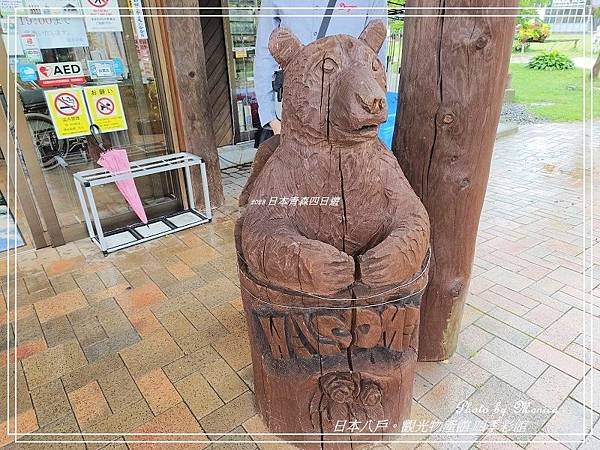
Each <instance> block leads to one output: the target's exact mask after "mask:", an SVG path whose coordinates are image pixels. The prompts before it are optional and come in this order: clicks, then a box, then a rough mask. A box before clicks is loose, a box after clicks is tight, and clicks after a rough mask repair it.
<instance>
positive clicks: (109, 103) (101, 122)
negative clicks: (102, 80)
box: [84, 84, 127, 133]
mask: <svg viewBox="0 0 600 450" xmlns="http://www.w3.org/2000/svg"><path fill="white" fill-rule="evenodd" d="M84 92H85V99H86V101H87V104H88V109H89V111H90V118H91V120H92V123H93V124H95V125H98V127H99V128H100V132H102V133H109V132H111V131H120V130H126V129H127V122H126V121H125V114H123V105H122V104H121V96H120V95H119V86H117V85H116V84H107V85H103V86H88V87H85V88H84Z"/></svg>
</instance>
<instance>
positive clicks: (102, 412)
mask: <svg viewBox="0 0 600 450" xmlns="http://www.w3.org/2000/svg"><path fill="white" fill-rule="evenodd" d="M69 400H70V402H71V406H72V407H73V412H74V413H75V417H76V418H77V423H79V426H80V427H81V429H84V428H85V427H87V426H88V425H91V424H93V423H95V422H98V421H99V420H101V419H103V418H105V417H107V416H108V415H109V414H110V412H111V411H110V408H109V407H108V403H107V402H106V399H105V398H104V395H102V390H101V389H100V386H98V383H97V382H96V381H92V382H91V383H89V384H86V385H85V386H82V387H80V388H79V389H77V390H75V391H73V392H70V393H69Z"/></svg>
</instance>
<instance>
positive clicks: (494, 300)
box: [478, 290, 529, 316]
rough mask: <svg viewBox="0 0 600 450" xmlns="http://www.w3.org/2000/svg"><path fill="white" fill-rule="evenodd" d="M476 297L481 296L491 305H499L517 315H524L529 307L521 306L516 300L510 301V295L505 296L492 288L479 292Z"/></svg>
mask: <svg viewBox="0 0 600 450" xmlns="http://www.w3.org/2000/svg"><path fill="white" fill-rule="evenodd" d="M478 297H480V298H482V299H483V300H485V301H487V302H489V303H491V304H493V305H496V306H499V307H500V308H502V309H505V310H506V311H509V312H511V313H513V314H516V315H519V316H522V315H525V314H527V312H529V308H527V307H525V306H522V305H520V304H519V303H517V302H514V301H512V300H511V298H510V297H508V298H507V297H505V296H504V295H501V294H499V293H497V292H494V291H492V290H487V291H483V292H480V293H479V294H478Z"/></svg>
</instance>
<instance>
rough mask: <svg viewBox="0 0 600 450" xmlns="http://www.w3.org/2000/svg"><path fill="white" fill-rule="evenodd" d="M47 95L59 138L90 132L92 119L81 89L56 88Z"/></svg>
mask: <svg viewBox="0 0 600 450" xmlns="http://www.w3.org/2000/svg"><path fill="white" fill-rule="evenodd" d="M45 95H46V103H47V104H48V109H49V110H50V116H51V117H52V123H53V124H54V130H55V131H56V135H57V136H58V138H59V139H64V138H68V137H77V136H85V135H87V134H90V119H89V116H88V113H87V110H86V107H85V99H84V97H83V91H82V90H81V89H79V88H69V89H54V90H51V91H46V92H45Z"/></svg>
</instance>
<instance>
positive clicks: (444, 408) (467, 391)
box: [419, 374, 475, 420]
mask: <svg viewBox="0 0 600 450" xmlns="http://www.w3.org/2000/svg"><path fill="white" fill-rule="evenodd" d="M473 392H475V388H474V387H473V386H471V385H470V384H468V383H466V382H465V381H463V380H461V379H460V378H458V377H457V376H456V375H454V374H449V375H447V376H446V377H445V378H444V379H443V380H442V381H440V382H439V383H437V384H436V385H435V386H433V387H432V388H431V389H430V390H429V392H427V393H426V394H425V395H423V397H421V398H420V399H419V403H420V404H421V405H423V406H424V407H425V408H427V409H428V410H429V411H431V412H432V413H433V414H435V416H436V417H438V418H439V419H442V420H445V419H448V418H449V417H450V416H451V415H452V414H454V412H455V411H456V407H457V406H458V405H459V404H460V403H461V402H463V401H465V400H466V399H468V398H469V396H470V395H471V394H472V393H473Z"/></svg>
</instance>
